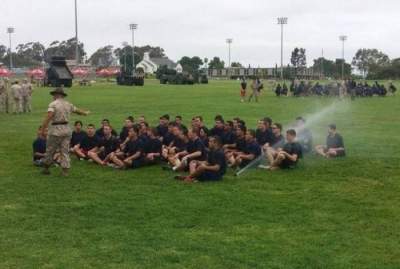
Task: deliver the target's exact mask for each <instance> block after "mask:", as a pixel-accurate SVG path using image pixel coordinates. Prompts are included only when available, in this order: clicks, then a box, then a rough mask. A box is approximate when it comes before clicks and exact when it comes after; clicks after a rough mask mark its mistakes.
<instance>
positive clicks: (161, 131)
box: [157, 114, 169, 145]
mask: <svg viewBox="0 0 400 269" xmlns="http://www.w3.org/2000/svg"><path fill="white" fill-rule="evenodd" d="M168 124H169V115H168V114H165V115H163V116H161V117H160V122H159V124H158V126H157V132H158V135H159V136H160V137H162V138H164V136H165V135H166V134H167V132H168ZM162 142H163V144H164V145H165V143H164V141H162Z"/></svg>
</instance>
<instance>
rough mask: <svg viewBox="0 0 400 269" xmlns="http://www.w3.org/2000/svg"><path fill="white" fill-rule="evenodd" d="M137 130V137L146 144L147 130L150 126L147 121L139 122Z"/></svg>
mask: <svg viewBox="0 0 400 269" xmlns="http://www.w3.org/2000/svg"><path fill="white" fill-rule="evenodd" d="M138 127H139V130H138V138H139V140H140V141H141V143H142V144H143V145H144V144H146V142H147V140H148V139H149V137H148V135H147V130H148V129H149V128H150V127H149V124H148V123H147V122H142V123H139V126H138Z"/></svg>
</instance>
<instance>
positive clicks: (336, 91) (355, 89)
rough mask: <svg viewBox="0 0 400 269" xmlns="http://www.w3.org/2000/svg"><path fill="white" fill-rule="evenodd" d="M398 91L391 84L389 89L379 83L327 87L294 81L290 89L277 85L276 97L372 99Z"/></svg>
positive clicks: (336, 84)
mask: <svg viewBox="0 0 400 269" xmlns="http://www.w3.org/2000/svg"><path fill="white" fill-rule="evenodd" d="M396 91H397V88H396V86H394V85H393V83H392V82H389V85H388V87H387V88H386V87H385V85H383V84H379V83H378V82H377V81H375V83H373V84H372V85H369V84H368V83H367V82H365V83H361V82H359V83H357V82H356V81H355V80H346V81H342V82H331V83H328V84H325V85H322V84H320V83H319V82H316V83H315V84H313V83H312V82H311V81H308V82H304V81H299V80H294V81H292V83H291V84H290V86H289V88H288V86H287V85H286V83H283V84H282V85H281V84H280V83H278V84H277V86H276V88H275V94H276V96H288V95H289V94H291V95H293V96H296V97H300V96H339V97H344V96H350V97H353V98H354V97H372V96H386V95H387V94H390V95H394V94H395V92H396Z"/></svg>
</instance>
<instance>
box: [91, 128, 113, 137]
mask: <svg viewBox="0 0 400 269" xmlns="http://www.w3.org/2000/svg"><path fill="white" fill-rule="evenodd" d="M111 134H112V135H113V136H118V134H117V132H116V131H115V130H114V129H112V130H111ZM96 136H97V137H98V138H103V137H104V130H103V128H100V129H97V131H96Z"/></svg>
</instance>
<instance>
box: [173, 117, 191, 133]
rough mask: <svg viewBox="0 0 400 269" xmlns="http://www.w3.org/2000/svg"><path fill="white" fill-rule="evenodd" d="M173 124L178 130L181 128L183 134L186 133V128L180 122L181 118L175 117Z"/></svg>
mask: <svg viewBox="0 0 400 269" xmlns="http://www.w3.org/2000/svg"><path fill="white" fill-rule="evenodd" d="M175 124H176V125H177V126H178V127H179V128H181V129H182V130H183V131H184V132H187V131H188V129H187V127H186V126H185V125H184V124H183V122H182V116H180V115H178V116H176V117H175Z"/></svg>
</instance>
